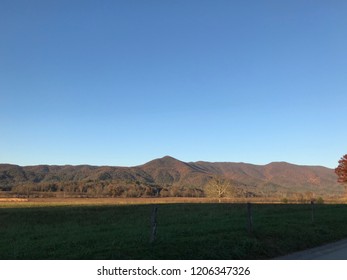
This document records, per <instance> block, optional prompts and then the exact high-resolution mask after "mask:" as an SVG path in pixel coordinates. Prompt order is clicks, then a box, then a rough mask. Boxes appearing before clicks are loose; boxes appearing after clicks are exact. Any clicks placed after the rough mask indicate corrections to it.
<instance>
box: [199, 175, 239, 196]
mask: <svg viewBox="0 0 347 280" xmlns="http://www.w3.org/2000/svg"><path fill="white" fill-rule="evenodd" d="M234 192H235V190H234V187H233V186H232V184H231V182H230V180H227V179H225V178H221V177H213V178H212V179H211V180H210V181H209V182H208V183H207V185H206V187H205V194H206V196H209V197H217V198H218V201H219V202H221V199H222V198H223V197H230V196H232V195H233V194H234Z"/></svg>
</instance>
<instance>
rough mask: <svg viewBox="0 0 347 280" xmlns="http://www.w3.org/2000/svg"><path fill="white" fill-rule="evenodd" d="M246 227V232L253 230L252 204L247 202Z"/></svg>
mask: <svg viewBox="0 0 347 280" xmlns="http://www.w3.org/2000/svg"><path fill="white" fill-rule="evenodd" d="M247 228H248V233H249V234H251V233H252V231H253V217H252V204H251V203H250V202H247Z"/></svg>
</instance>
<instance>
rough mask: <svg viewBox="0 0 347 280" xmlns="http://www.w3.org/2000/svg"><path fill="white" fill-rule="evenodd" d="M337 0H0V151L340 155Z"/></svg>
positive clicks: (346, 88) (111, 158)
mask: <svg viewBox="0 0 347 280" xmlns="http://www.w3.org/2000/svg"><path fill="white" fill-rule="evenodd" d="M346 14H347V2H346V1H343V0H341V1H338V0H336V1H318V0H317V1H305V0H297V1H296V0H290V1H289V0H288V1H275V0H274V1H259V0H257V1H256V0H254V1H232V0H228V1H224V0H217V1H212V0H210V1H204V0H190V1H186V0H184V1H183V0H177V1H165V0H164V1H163V0H160V1H159V0H157V1H142V0H137V1H135V0H123V1H111V0H109V1H100V0H95V1H77V0H73V1H71V0H69V1H65V0H62V1H47V0H44V1H43V0H42V1H35V0H34V1H24V0H22V1H17V0H3V1H1V2H0V36H1V37H0V38H1V39H0V105H1V107H0V108H1V109H0V127H1V137H0V162H2V163H14V164H19V165H34V164H93V165H118V166H119V165H120V166H133V165H138V164H142V163H144V162H146V161H149V160H151V159H154V158H158V157H162V156H165V155H171V156H173V157H176V158H178V159H181V160H183V161H197V160H205V161H233V162H249V163H255V164H267V163H269V162H272V161H287V162H291V163H296V164H306V165H324V166H327V167H332V168H334V167H336V166H337V161H338V160H339V158H340V157H341V156H342V155H343V154H345V153H347V146H346V143H347V130H346V127H345V124H346V113H345V110H346V109H345V108H346V107H345V104H346V103H347V51H346V50H347V17H346Z"/></svg>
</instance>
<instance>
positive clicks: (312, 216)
mask: <svg viewBox="0 0 347 280" xmlns="http://www.w3.org/2000/svg"><path fill="white" fill-rule="evenodd" d="M311 221H312V223H314V201H313V200H311Z"/></svg>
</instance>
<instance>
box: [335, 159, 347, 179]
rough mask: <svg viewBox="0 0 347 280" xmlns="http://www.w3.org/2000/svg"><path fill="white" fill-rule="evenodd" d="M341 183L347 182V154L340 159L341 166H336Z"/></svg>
mask: <svg viewBox="0 0 347 280" xmlns="http://www.w3.org/2000/svg"><path fill="white" fill-rule="evenodd" d="M335 173H336V174H337V176H338V179H337V181H338V182H339V183H343V184H347V154H346V155H344V156H343V157H342V158H341V159H340V160H339V166H338V167H337V168H335Z"/></svg>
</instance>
